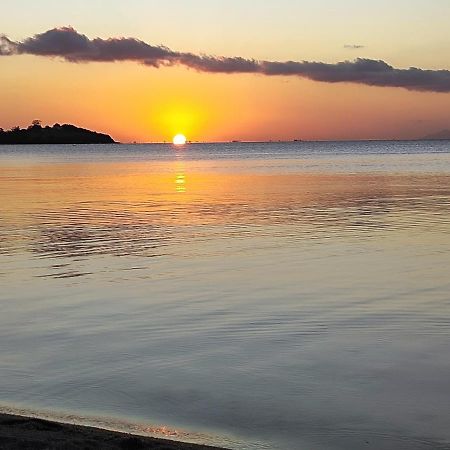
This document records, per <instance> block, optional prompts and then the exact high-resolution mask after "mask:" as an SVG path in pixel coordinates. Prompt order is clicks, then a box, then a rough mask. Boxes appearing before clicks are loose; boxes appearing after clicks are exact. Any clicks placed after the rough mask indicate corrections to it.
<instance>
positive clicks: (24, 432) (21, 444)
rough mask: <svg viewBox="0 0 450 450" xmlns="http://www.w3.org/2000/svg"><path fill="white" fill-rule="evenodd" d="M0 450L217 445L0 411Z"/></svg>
mask: <svg viewBox="0 0 450 450" xmlns="http://www.w3.org/2000/svg"><path fill="white" fill-rule="evenodd" d="M0 449H2V450H3V449H8V450H10V449H14V450H16V449H28V450H41V449H42V450H44V449H45V450H47V449H48V450H53V449H58V450H62V449H64V450H90V449H107V450H110V449H111V450H112V449H114V450H115V449H120V450H134V449H136V450H137V449H155V450H208V449H209V450H213V449H216V450H217V448H216V447H208V446H206V445H195V444H185V443H181V442H175V441H169V440H165V439H154V438H150V437H141V436H134V435H131V434H124V433H116V432H113V431H107V430H101V429H98V428H91V427H84V426H78V425H67V424H62V423H57V422H50V421H47V420H42V419H35V418H29V417H20V416H12V415H8V414H0Z"/></svg>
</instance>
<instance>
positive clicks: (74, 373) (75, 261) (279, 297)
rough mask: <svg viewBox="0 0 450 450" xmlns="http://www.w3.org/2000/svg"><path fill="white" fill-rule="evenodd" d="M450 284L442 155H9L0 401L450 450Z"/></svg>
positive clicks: (352, 150)
mask: <svg viewBox="0 0 450 450" xmlns="http://www.w3.org/2000/svg"><path fill="white" fill-rule="evenodd" d="M449 267H450V142H448V141H442V142H353V143H307V142H304V143H303V142H298V143H267V144H244V143H235V144H192V145H188V146H186V147H183V148H182V149H175V148H174V147H172V146H170V145H136V146H127V145H101V146H97V145H92V146H41V147H34V146H14V147H0V286H1V289H0V307H1V314H0V342H1V345H0V379H1V383H0V405H3V409H6V410H8V412H15V411H24V412H26V411H33V413H34V414H39V412H41V414H42V415H45V416H46V417H54V418H57V419H58V418H60V419H61V420H64V418H67V417H70V418H71V420H75V421H77V418H78V421H79V422H80V423H88V424H98V425H99V426H104V427H106V428H108V427H109V428H113V429H117V428H121V427H124V430H125V431H126V430H131V431H133V430H134V431H135V432H142V433H146V432H149V433H153V434H155V433H156V434H158V433H160V434H161V433H162V434H164V432H168V433H170V432H172V431H176V432H177V433H178V436H179V437H180V438H181V439H185V440H192V441H194V442H205V443H207V444H210V445H223V446H225V447H228V448H235V449H238V450H243V449H256V448H261V449H263V448H267V449H280V450H288V449H299V450H301V449H305V450H328V449H329V450H334V449H343V450H344V449H345V450H352V449H355V450H360V449H361V448H376V449H377V450H378V449H396V450H397V449H399V450H401V449H405V450H406V449H408V450H410V449H413V450H414V449H428V448H429V449H444V448H445V449H448V448H450V430H449V427H448V423H449V421H450V409H449V407H448V398H449V393H450V345H449V342H450V278H449V276H448V274H449ZM108 424H109V426H108ZM127 427H128V428H127ZM164 430H165V431H164ZM168 430H169V431H168Z"/></svg>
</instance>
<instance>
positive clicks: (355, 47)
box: [344, 44, 366, 50]
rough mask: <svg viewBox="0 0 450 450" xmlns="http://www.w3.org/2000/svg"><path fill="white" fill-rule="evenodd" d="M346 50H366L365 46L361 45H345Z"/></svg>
mask: <svg viewBox="0 0 450 450" xmlns="http://www.w3.org/2000/svg"><path fill="white" fill-rule="evenodd" d="M344 48H346V49H348V50H358V49H361V48H366V46H365V45H360V44H345V45H344Z"/></svg>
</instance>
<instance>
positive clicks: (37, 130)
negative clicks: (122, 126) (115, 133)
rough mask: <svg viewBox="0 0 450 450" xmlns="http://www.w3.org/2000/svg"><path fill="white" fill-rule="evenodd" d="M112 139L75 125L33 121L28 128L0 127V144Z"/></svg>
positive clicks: (71, 142) (105, 141)
mask: <svg viewBox="0 0 450 450" xmlns="http://www.w3.org/2000/svg"><path fill="white" fill-rule="evenodd" d="M113 143H114V139H113V138H112V137H111V136H108V135H107V134H102V133H97V132H95V131H90V130H85V129H84V128H78V127H76V126H75V125H69V124H65V125H59V124H58V123H57V124H55V125H53V127H49V126H46V127H42V126H41V124H40V122H39V121H34V122H33V124H32V125H30V126H29V127H28V128H24V129H21V128H19V127H15V128H12V129H11V130H8V131H3V130H2V129H1V128H0V144H113Z"/></svg>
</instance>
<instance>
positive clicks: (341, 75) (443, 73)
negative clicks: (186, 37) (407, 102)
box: [0, 27, 450, 92]
mask: <svg viewBox="0 0 450 450" xmlns="http://www.w3.org/2000/svg"><path fill="white" fill-rule="evenodd" d="M22 54H28V55H37V56H43V57H57V58H62V59H64V60H66V61H69V62H73V63H81V62H118V61H134V62H137V63H140V64H144V65H147V66H150V67H164V66H175V65H181V66H185V67H188V68H191V69H194V70H197V71H199V72H207V73H225V74H233V73H250V74H252V73H253V74H261V75H267V76H297V77H302V78H307V79H309V80H314V81H321V82H325V83H343V82H347V83H359V84H365V85H369V86H380V87H399V88H405V89H408V90H414V91H429V92H450V70H426V69H420V68H416V67H410V68H409V69H397V68H395V67H392V66H390V65H389V64H387V63H386V62H384V61H382V60H373V59H366V58H357V59H356V60H354V61H343V62H338V63H335V64H329V63H323V62H309V61H284V62H276V61H260V60H255V59H246V58H241V57H238V56H237V57H221V56H210V55H201V54H200V55H197V54H193V53H183V52H177V51H173V50H171V49H169V48H167V47H164V46H161V45H159V46H155V45H150V44H147V43H146V42H144V41H141V40H139V39H134V38H123V37H122V38H110V39H101V38H95V39H89V38H88V37H87V36H85V35H84V34H80V33H78V32H77V31H76V30H74V29H73V28H71V27H63V28H54V29H52V30H48V31H46V32H44V33H40V34H36V35H34V36H32V37H30V38H27V39H25V40H23V41H17V42H16V41H12V40H10V39H9V38H8V37H6V36H4V35H1V36H0V56H12V55H22Z"/></svg>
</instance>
